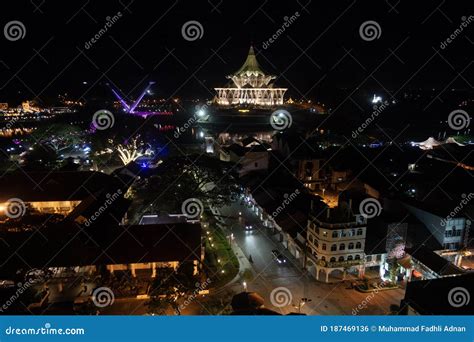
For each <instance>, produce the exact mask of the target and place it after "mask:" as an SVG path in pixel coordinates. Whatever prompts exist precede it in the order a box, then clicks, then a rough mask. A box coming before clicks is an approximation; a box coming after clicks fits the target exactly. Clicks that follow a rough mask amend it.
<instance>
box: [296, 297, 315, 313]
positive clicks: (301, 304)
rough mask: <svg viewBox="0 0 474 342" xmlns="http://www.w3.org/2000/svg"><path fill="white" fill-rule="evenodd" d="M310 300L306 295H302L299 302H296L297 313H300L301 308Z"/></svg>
mask: <svg viewBox="0 0 474 342" xmlns="http://www.w3.org/2000/svg"><path fill="white" fill-rule="evenodd" d="M311 301H312V300H311V299H309V298H306V297H303V298H301V299H300V302H299V303H298V313H301V308H302V307H303V306H304V305H305V304H306V303H309V302H311Z"/></svg>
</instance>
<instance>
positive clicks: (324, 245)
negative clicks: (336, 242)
mask: <svg viewBox="0 0 474 342" xmlns="http://www.w3.org/2000/svg"><path fill="white" fill-rule="evenodd" d="M325 250H326V244H325V243H323V251H325Z"/></svg>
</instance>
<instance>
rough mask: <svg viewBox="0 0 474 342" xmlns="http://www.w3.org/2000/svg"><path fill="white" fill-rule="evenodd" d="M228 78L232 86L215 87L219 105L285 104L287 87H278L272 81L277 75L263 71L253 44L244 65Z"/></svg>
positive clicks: (267, 105)
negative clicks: (284, 98) (284, 97)
mask: <svg viewBox="0 0 474 342" xmlns="http://www.w3.org/2000/svg"><path fill="white" fill-rule="evenodd" d="M227 78H228V79H230V80H231V81H232V83H233V84H232V85H231V86H229V87H225V88H214V89H215V90H216V92H217V96H216V102H217V104H218V105H221V106H240V105H252V106H257V107H260V106H261V107H269V106H276V105H282V104H283V96H284V95H285V92H286V91H287V88H276V87H274V85H273V83H270V82H271V81H272V80H273V79H275V78H276V76H273V75H267V74H265V73H264V72H263V71H262V69H261V68H260V66H259V64H258V62H257V58H256V57H255V52H254V50H253V47H252V46H251V47H250V50H249V54H248V56H247V59H246V60H245V63H244V65H242V67H241V68H240V69H239V70H238V71H237V72H235V73H234V74H232V75H229V76H227Z"/></svg>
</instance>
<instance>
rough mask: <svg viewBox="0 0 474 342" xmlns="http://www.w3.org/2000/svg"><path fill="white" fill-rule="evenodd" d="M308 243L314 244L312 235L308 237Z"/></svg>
mask: <svg viewBox="0 0 474 342" xmlns="http://www.w3.org/2000/svg"><path fill="white" fill-rule="evenodd" d="M309 242H311V243H313V242H314V241H313V235H310V236H309Z"/></svg>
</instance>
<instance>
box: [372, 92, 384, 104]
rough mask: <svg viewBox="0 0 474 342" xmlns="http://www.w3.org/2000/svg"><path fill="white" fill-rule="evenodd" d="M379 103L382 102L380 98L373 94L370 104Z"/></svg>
mask: <svg viewBox="0 0 474 342" xmlns="http://www.w3.org/2000/svg"><path fill="white" fill-rule="evenodd" d="M379 102H382V97H381V96H377V95H375V94H374V98H373V99H372V103H379Z"/></svg>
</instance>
